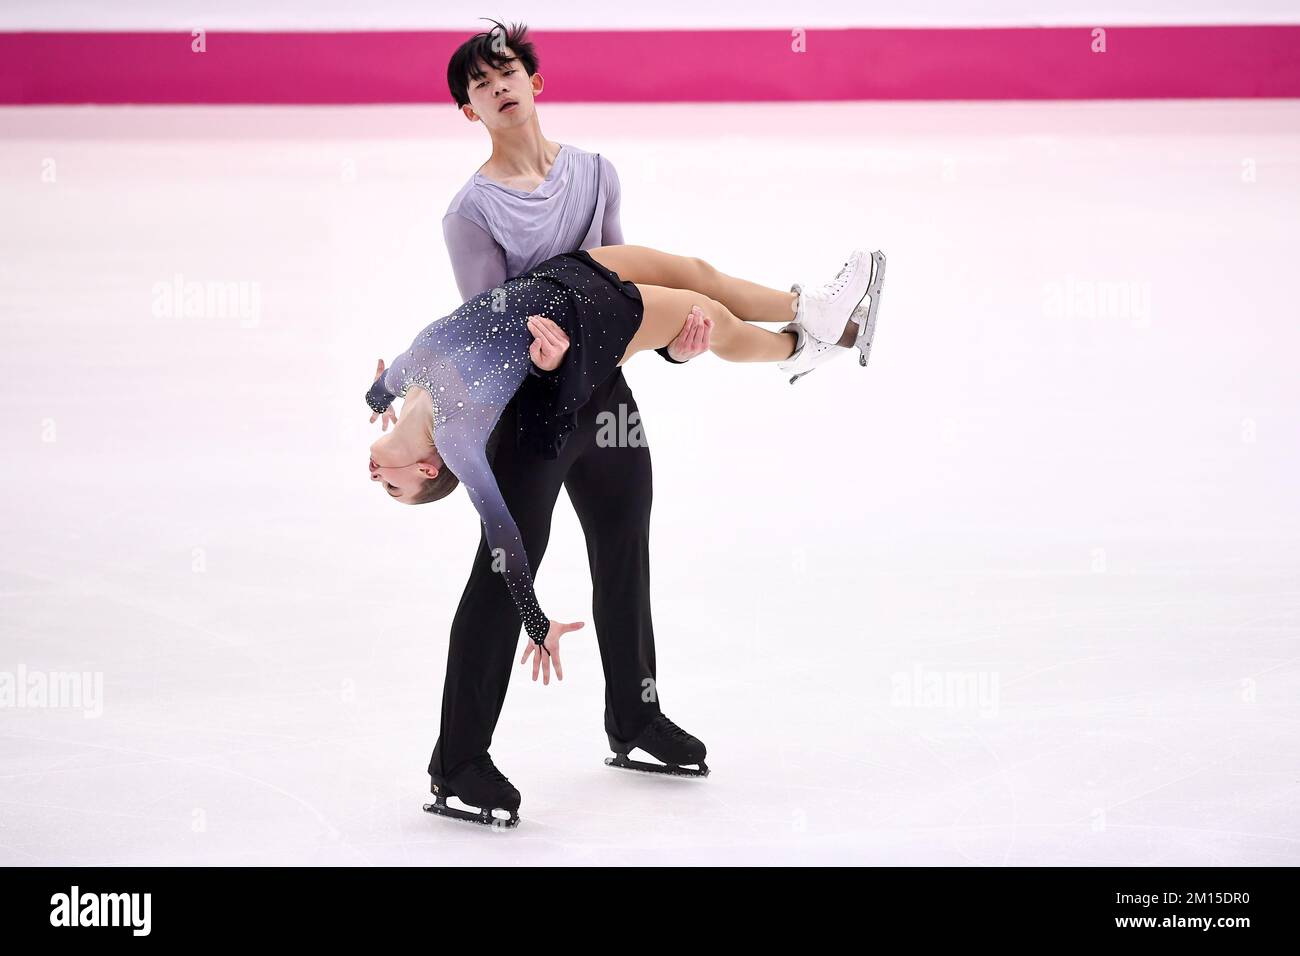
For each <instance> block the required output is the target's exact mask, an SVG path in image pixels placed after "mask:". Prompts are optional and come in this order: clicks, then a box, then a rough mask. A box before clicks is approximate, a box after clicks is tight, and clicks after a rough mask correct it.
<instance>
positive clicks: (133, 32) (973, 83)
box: [0, 0, 1300, 105]
mask: <svg viewBox="0 0 1300 956" xmlns="http://www.w3.org/2000/svg"><path fill="white" fill-rule="evenodd" d="M469 7H470V5H468V4H462V3H455V4H432V3H429V2H427V0H426V2H418V3H417V2H414V0H390V2H384V3H371V4H368V5H367V4H358V3H356V2H355V0H348V2H343V0H326V2H307V0H292V2H285V3H277V4H273V5H271V4H266V3H259V2H253V0H234V2H225V3H215V2H211V0H209V2H207V3H199V2H194V0H175V2H161V0H145V2H137V3H130V4H111V5H110V4H104V3H95V2H89V0H81V2H74V0H65V2H57V0H50V2H33V0H8V2H6V3H5V4H3V6H0V105H25V104H61V103H69V104H71V103H103V104H121V103H306V104H325V103H420V102H435V103H437V102H445V101H446V99H447V93H446V88H445V83H444V80H443V70H444V66H445V63H446V61H447V57H448V55H449V54H450V53H451V51H452V50H453V49H454V48H455V47H456V45H457V44H458V43H460V42H461V41H462V40H463V39H464V38H465V37H466V36H468V35H469V34H470V33H472V32H475V31H477V30H480V29H483V28H484V27H485V25H486V21H483V20H480V19H478V17H479V16H490V17H493V18H495V19H497V20H501V21H503V22H507V23H508V22H511V21H515V20H519V21H523V22H526V23H527V24H528V25H529V27H530V28H531V30H532V32H533V35H534V36H535V38H536V39H537V40H538V41H539V48H540V51H541V53H542V71H543V72H544V74H545V75H546V78H547V84H548V86H547V90H548V94H549V98H550V100H551V101H585V102H692V101H693V102H710V101H711V102H728V101H751V100H933V99H942V100H997V99H1035V100H1037V99H1113V98H1123V99H1135V98H1138V99H1146V98H1198V97H1227V98H1237V97H1296V96H1300V2H1297V0H1292V2H1289V3H1287V2H1277V0H1271V2H1269V0H1264V2H1261V0H1249V2H1246V3H1244V4H1240V5H1232V6H1229V5H1228V4H1227V3H1225V2H1222V0H1218V2H1195V0H1193V2H1175V0H1143V2H1141V3H1138V4H1120V3H1110V4H1102V3H1092V4H1081V3H1067V2H1062V0H1051V2H1046V3H1038V2H1033V3H1031V2H1011V0H991V2H986V3H982V4H980V5H979V6H978V8H976V7H975V6H974V5H970V4H963V3H956V2H952V0H946V2H943V0H931V2H926V3H912V4H903V5H899V4H885V3H879V2H846V0H830V2H818V3H795V2H781V3H776V2H753V0H749V2H739V0H710V2H709V3H707V4H706V3H700V2H698V0H653V2H647V3H641V4H634V3H627V4H602V3H596V2H592V0H586V2H581V3H575V2H567V3H558V2H554V0H532V2H528V3H498V4H487V5H482V6H479V7H478V8H477V9H470V8H469ZM200 34H201V37H202V42H201V43H198V42H196V40H195V37H196V35H200ZM197 47H201V50H199V49H196V48H197Z"/></svg>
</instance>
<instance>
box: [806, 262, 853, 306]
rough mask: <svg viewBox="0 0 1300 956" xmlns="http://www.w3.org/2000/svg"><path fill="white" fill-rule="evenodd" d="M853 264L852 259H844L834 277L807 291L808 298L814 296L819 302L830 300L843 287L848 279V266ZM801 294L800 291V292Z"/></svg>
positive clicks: (849, 270)
mask: <svg viewBox="0 0 1300 956" xmlns="http://www.w3.org/2000/svg"><path fill="white" fill-rule="evenodd" d="M852 264H853V260H852V259H846V260H845V262H844V265H842V266H841V267H840V271H839V272H837V273H835V278H834V279H832V280H831V281H830V282H828V283H826V284H825V285H824V286H822V287H821V288H820V289H814V290H813V291H812V292H811V293H809V298H815V299H817V300H818V301H820V302H830V301H832V300H833V299H834V298H835V297H836V296H838V295H839V294H840V292H841V291H842V290H843V289H844V285H845V283H847V282H848V281H849V274H850V272H851V269H850V267H851V266H852ZM800 294H801V295H802V294H803V293H802V292H801V293H800Z"/></svg>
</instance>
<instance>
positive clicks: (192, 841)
mask: <svg viewBox="0 0 1300 956" xmlns="http://www.w3.org/2000/svg"><path fill="white" fill-rule="evenodd" d="M542 119H543V123H544V129H545V132H546V133H547V135H548V136H549V137H550V138H551V139H553V140H556V141H559V142H567V143H573V144H576V145H579V146H582V147H584V148H586V149H590V150H594V151H599V152H602V153H605V154H607V155H608V156H609V157H610V158H611V159H612V160H613V161H614V163H615V165H616V167H617V168H618V171H619V174H620V176H621V179H622V186H623V193H624V205H623V226H624V229H625V232H626V237H627V240H628V241H629V242H633V243H638V244H643V245H650V246H655V247H659V248H663V249H667V250H669V251H673V252H680V253H684V254H690V255H698V256H702V257H704V258H706V259H709V260H710V261H712V262H713V263H714V264H716V265H717V266H719V267H720V268H722V269H723V270H725V271H728V272H731V273H733V274H737V275H741V276H744V277H746V278H751V279H754V280H757V281H762V282H765V283H767V284H769V285H772V286H775V287H777V288H782V289H784V288H788V286H789V285H790V283H791V282H796V281H798V282H803V283H810V282H821V281H823V280H825V279H827V278H829V277H830V276H831V275H832V274H833V273H834V272H835V271H836V270H837V269H838V268H839V266H840V264H841V262H842V261H843V260H844V258H845V257H846V255H847V253H848V251H849V250H850V249H852V248H854V247H862V248H866V249H874V248H881V249H883V250H885V252H886V253H887V255H888V256H889V265H888V278H887V280H886V285H885V294H884V297H883V305H882V308H881V313H880V324H879V332H878V336H877V340H876V346H875V354H874V356H873V358H872V362H871V365H870V366H869V367H868V368H867V369H866V370H863V369H862V368H860V367H859V366H858V365H857V363H856V361H855V359H853V358H851V357H849V358H845V359H843V360H841V361H838V362H836V363H835V364H833V365H829V366H826V367H825V368H823V369H820V370H818V371H817V372H816V373H815V374H813V375H810V376H808V377H807V378H805V379H803V380H802V381H800V382H799V383H798V384H797V385H795V386H790V385H788V384H787V382H786V380H785V377H784V376H782V375H781V374H780V373H779V372H778V371H776V370H775V369H774V368H772V367H763V366H757V365H753V366H748V365H745V366H742V365H728V364H726V363H723V362H721V361H719V360H717V359H715V358H714V357H713V356H705V357H703V358H701V359H700V360H698V362H697V363H695V364H692V365H689V366H686V367H684V368H677V367H674V366H669V365H667V364H666V363H664V362H663V361H662V360H660V359H659V358H658V357H656V356H653V355H647V356H641V357H638V358H637V359H636V360H634V361H633V363H632V364H631V365H630V366H629V367H628V369H627V371H626V374H627V376H628V379H629V381H630V382H631V384H632V386H633V388H634V389H635V393H636V396H637V399H638V401H639V403H640V406H641V410H642V413H643V415H644V418H645V430H646V434H647V436H648V438H649V441H650V447H651V448H652V450H653V455H654V465H655V486H654V502H655V504H654V518H653V533H652V554H653V559H654V565H653V577H652V581H653V596H654V626H655V633H656V639H657V640H656V646H657V652H658V677H659V690H660V696H661V702H662V706H663V709H664V711H665V713H667V714H668V715H669V716H670V717H672V718H673V719H674V720H676V721H677V722H678V723H679V724H681V725H682V726H683V727H685V728H686V729H687V730H689V731H691V732H693V733H695V734H697V735H698V736H700V737H701V738H702V739H703V740H704V741H705V742H706V743H707V745H708V748H709V757H708V763H709V764H710V766H711V768H712V770H713V773H712V775H711V776H710V777H709V778H708V779H707V780H704V781H698V780H672V779H657V778H648V777H644V776H640V775H634V774H630V773H620V772H618V771H615V770H612V769H609V768H606V767H604V766H603V764H602V760H603V758H604V757H605V756H606V755H607V753H608V751H607V748H606V742H605V737H604V733H603V727H602V708H603V692H604V689H603V682H602V676H601V668H600V661H599V658H598V655H597V653H596V648H595V641H594V639H593V629H594V626H593V623H592V621H591V614H590V603H589V601H590V582H589V576H588V570H587V566H586V555H585V551H584V549H583V544H582V539H581V535H580V533H579V529H578V525H577V522H576V519H575V518H574V515H573V513H572V510H571V508H570V506H569V503H568V501H567V499H566V498H564V497H563V496H562V497H561V501H560V505H559V508H558V509H557V512H556V517H555V522H554V529H553V533H552V537H551V543H550V548H549V551H548V553H547V557H546V560H545V563H544V564H543V566H542V569H541V573H540V575H539V579H538V591H539V595H540V597H541V599H542V603H543V606H544V608H546V610H547V611H548V612H549V613H550V614H551V616H553V617H557V618H559V619H561V620H574V619H579V620H585V621H587V629H586V631H585V633H584V634H581V635H574V636H570V637H569V638H566V641H567V645H566V647H565V660H566V679H565V680H564V681H563V682H562V683H559V684H557V683H555V682H552V684H551V685H550V686H548V687H544V686H542V685H541V684H540V683H538V684H533V683H532V682H530V681H529V680H528V679H527V678H526V675H525V674H523V673H520V672H518V669H517V672H516V673H515V675H514V677H513V679H512V687H511V690H510V694H509V696H508V698H507V700H506V705H505V710H504V713H503V715H502V719H501V722H500V725H499V726H498V728H497V733H496V737H495V740H494V743H493V748H492V754H493V757H494V758H495V760H496V762H497V764H498V766H500V767H501V769H502V770H503V771H504V772H505V773H506V774H507V775H508V776H509V777H510V778H511V780H512V781H513V782H514V783H515V784H516V785H517V786H518V787H519V788H520V790H521V791H522V793H523V806H522V811H521V815H522V817H523V823H522V825H521V826H520V827H519V828H518V829H517V830H515V831H513V832H508V833H493V832H490V831H486V830H482V829H479V828H475V827H471V826H469V825H466V824H458V823H455V822H452V821H447V820H441V819H436V818H434V817H431V816H430V815H428V814H425V813H423V812H422V811H421V809H420V808H421V804H422V803H423V802H424V801H425V800H426V799H427V798H428V793H427V782H428V778H427V776H426V774H425V766H426V763H427V761H428V757H429V750H430V749H431V747H432V745H433V742H434V739H435V737H436V736H437V733H438V716H439V707H440V700H441V694H442V676H443V669H444V664H445V657H446V649H447V633H448V627H449V624H450V621H451V618H452V615H453V613H454V611H455V608H456V602H457V600H458V599H459V596H460V593H461V589H462V587H463V585H464V581H465V577H466V574H467V572H468V570H469V565H470V559H471V557H472V555H473V552H474V547H475V545H476V543H477V517H476V515H475V513H474V512H473V509H472V508H471V506H470V504H469V502H468V500H467V499H466V498H465V497H464V496H463V495H457V497H456V498H455V499H454V500H453V501H452V502H451V503H447V504H444V505H440V506H436V507H430V508H420V509H407V508H403V507H400V506H396V505H394V504H392V503H391V502H389V501H385V500H382V497H381V495H379V494H377V493H376V489H375V488H374V487H373V485H372V484H371V483H370V482H369V481H368V480H367V475H366V472H365V470H364V460H365V458H366V454H365V452H366V446H367V444H368V443H369V441H370V440H372V437H373V436H374V435H375V434H377V431H376V429H377V427H378V426H371V425H369V424H368V422H367V418H368V410H367V409H366V407H365V405H364V402H363V400H362V394H363V392H364V391H365V389H366V387H367V385H368V384H369V381H370V378H371V375H372V373H373V369H374V365H375V360H376V359H377V358H379V357H381V356H383V357H384V358H385V359H389V358H391V357H392V356H393V355H395V354H396V353H397V352H398V351H400V350H401V349H404V348H405V347H406V345H407V344H409V342H410V339H411V336H412V335H413V334H414V332H415V331H416V330H417V329H418V328H420V327H421V326H423V325H424V324H425V323H426V322H428V321H429V320H430V319H431V318H433V317H436V316H437V315H440V314H444V313H445V312H447V311H450V310H451V309H452V308H453V307H454V306H455V305H456V304H457V303H458V301H459V297H458V296H457V295H456V293H455V287H454V284H453V283H452V281H451V275H450V267H449V264H448V260H447V256H446V252H445V249H444V248H443V245H442V236H441V230H440V219H441V215H442V213H443V211H444V209H445V206H446V203H447V201H448V200H449V199H450V197H451V195H452V194H453V193H454V192H455V191H456V189H457V188H459V186H460V185H461V184H462V183H463V182H464V180H465V179H466V178H467V177H468V176H469V175H470V174H471V173H472V172H473V171H474V170H475V169H476V168H477V167H478V166H479V165H480V164H481V163H482V162H483V160H484V159H485V158H486V156H487V144H486V138H485V136H484V134H483V132H482V130H480V129H479V128H477V127H475V126H472V125H470V124H468V123H466V122H465V121H464V120H463V118H461V117H460V116H459V114H457V113H456V112H455V111H454V109H453V108H452V107H450V106H440V107H437V108H433V107H429V108H381V109H369V108H357V109H346V108H339V109H297V108H292V109H290V108H283V109H278V108H258V109H254V108H195V109H183V108H148V109H146V108H50V109H46V108H41V109H27V110H14V109H9V110H2V111H0V394H2V395H3V404H4V410H5V414H4V417H3V422H2V424H0V428H3V431H2V432H0V439H2V440H3V447H4V460H5V467H4V469H3V470H2V472H0V482H2V483H3V484H2V485H0V489H2V491H3V496H2V499H0V500H2V501H3V504H0V514H2V516H3V541H4V547H3V552H2V557H0V589H2V590H3V602H2V603H0V690H2V689H3V688H4V686H5V683H4V682H5V681H6V680H7V686H8V688H9V691H10V696H9V697H8V698H6V703H5V705H4V706H3V707H0V862H2V863H5V864H9V865H31V864H47V865H48V864H183V865H187V864H253V863H266V864H296V863H301V864H323V865H334V864H381V863H383V864H409V865H417V866H423V865H435V864H436V865H443V864H505V863H510V864H524V863H560V864H568V863H581V864H594V863H600V864H612V865H637V864H681V863H706V864H716V863H750V864H769V863H796V864H808V863H859V864H922V865H926V864H958V865H979V866H985V865H993V866H997V865H1020V864H1048V865H1055V864H1085V865H1091V864H1136V865H1154V864H1171V865H1201V864H1205V865H1224V864H1291V865H1294V864H1296V863H1300V789H1298V786H1300V763H1298V761H1300V754H1298V753H1297V749H1298V748H1297V743H1298V742H1300V708H1298V707H1297V702H1298V701H1300V508H1298V507H1297V494H1296V489H1297V484H1298V483H1300V482H1298V480H1297V479H1300V442H1298V440H1297V439H1298V438H1300V373H1298V372H1297V355H1300V309H1297V305H1296V302H1297V297H1296V290H1295V284H1296V279H1297V269H1296V257H1297V253H1298V252H1300V243H1298V242H1297V239H1298V238H1300V236H1298V235H1297V233H1298V231H1300V230H1298V229H1297V224H1298V223H1300V104H1297V102H1296V101H1257V102H1222V101H1220V102H1164V103H1155V102H1140V103H1033V104H1030V103H1005V104H991V103H985V104H979V103H930V104H906V103H891V104H870V103H856V104H848V103H846V104H828V103H821V104H813V103H808V104H783V105H700V106H689V105H688V106H683V105H656V106H627V105H618V106H613V105H600V106H594V105H582V106H578V105H552V106H549V107H546V108H545V110H544V113H543V116H542ZM178 277H179V281H181V282H200V283H224V282H229V283H235V284H236V286H235V288H236V289H239V290H243V291H244V292H245V293H246V294H247V295H248V296H249V298H248V299H246V300H245V303H244V304H245V305H246V306H247V308H246V309H245V310H244V311H243V312H239V311H238V310H235V311H232V312H230V313H227V314H221V313H220V312H219V310H214V311H210V312H208V313H207V314H202V315H186V314H184V312H183V311H181V312H180V313H176V312H172V313H169V312H168V311H167V309H166V307H165V303H163V304H162V305H160V301H161V300H160V293H159V289H160V288H161V287H162V286H167V285H169V284H172V283H174V282H175V281H178ZM521 648H522V645H521ZM74 672H75V673H78V674H84V675H87V680H86V682H85V684H84V689H87V690H90V691H94V689H95V687H96V684H97V682H98V683H99V684H100V685H101V686H102V694H101V695H96V694H94V693H91V694H90V696H89V698H85V697H83V698H77V697H76V696H75V695H74V696H71V697H66V698H63V699H60V700H59V701H50V700H46V701H45V702H44V705H42V702H41V701H40V700H39V699H38V700H32V699H30V697H29V696H25V695H17V696H15V694H16V689H17V686H18V685H19V684H20V683H21V684H22V685H23V686H24V687H27V686H28V684H30V682H31V681H32V680H33V679H35V680H39V679H42V678H46V679H49V678H55V677H57V675H58V674H62V673H74ZM20 677H22V678H23V681H20V680H19V678H20ZM68 689H69V690H76V687H75V686H74V685H69V687H68ZM968 691H969V692H968ZM55 704H57V706H55Z"/></svg>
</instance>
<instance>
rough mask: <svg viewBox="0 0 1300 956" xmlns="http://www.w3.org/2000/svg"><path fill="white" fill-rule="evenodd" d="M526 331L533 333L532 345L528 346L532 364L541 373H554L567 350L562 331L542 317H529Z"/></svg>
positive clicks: (565, 339)
mask: <svg viewBox="0 0 1300 956" xmlns="http://www.w3.org/2000/svg"><path fill="white" fill-rule="evenodd" d="M528 331H529V332H532V333H533V344H532V345H530V346H528V354H529V355H531V356H532V357H533V364H534V365H536V366H537V367H538V368H540V369H541V370H542V371H543V372H554V371H555V370H556V369H557V368H559V367H560V363H561V362H563V361H564V353H565V352H567V351H568V350H569V337H568V336H567V335H565V334H564V329H562V328H560V327H559V326H558V325H556V324H555V323H554V322H552V321H551V320H550V319H548V318H546V317H545V316H543V315H530V316H529V317H528Z"/></svg>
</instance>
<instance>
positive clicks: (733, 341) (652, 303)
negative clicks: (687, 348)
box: [592, 247, 797, 365]
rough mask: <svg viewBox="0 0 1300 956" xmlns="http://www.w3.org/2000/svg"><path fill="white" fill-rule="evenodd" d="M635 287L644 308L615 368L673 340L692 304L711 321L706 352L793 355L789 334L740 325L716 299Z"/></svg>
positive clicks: (738, 357) (761, 358) (769, 358)
mask: <svg viewBox="0 0 1300 956" xmlns="http://www.w3.org/2000/svg"><path fill="white" fill-rule="evenodd" d="M609 248H612V247H609ZM592 258H595V257H594V256H593V257H592ZM601 265H605V263H603V262H602V263H601ZM611 268H612V267H611ZM619 275H620V276H621V275H622V273H619ZM636 287H637V290H638V291H639V292H640V293H641V303H642V305H643V307H644V308H643V310H642V315H641V325H640V327H639V328H638V329H637V331H636V334H635V335H634V336H632V341H631V342H629V343H628V346H627V350H626V351H625V352H624V353H623V358H622V359H620V360H619V363H618V364H619V365H622V364H623V363H624V362H626V361H627V360H628V359H630V358H631V357H632V356H633V355H635V354H636V353H637V352H644V351H646V350H647V349H657V348H660V347H661V346H664V345H667V344H668V343H669V342H671V341H672V340H673V339H675V338H677V333H679V332H681V330H682V326H683V325H685V324H686V316H687V313H689V312H690V311H691V306H693V305H698V306H699V307H700V308H701V309H703V310H704V314H705V315H706V316H708V317H709V318H711V319H712V320H713V330H712V332H711V333H710V334H709V351H710V352H712V353H713V354H714V355H716V356H718V358H721V359H726V360H727V361H728V362H783V361H785V360H786V359H788V358H789V357H790V355H791V354H792V353H793V352H794V347H795V344H796V341H797V340H796V338H795V334H794V333H793V332H769V331H768V330H767V329H764V328H760V327H759V326H757V325H751V324H750V323H748V322H744V321H742V320H741V319H740V318H739V317H737V316H736V314H735V313H734V312H732V311H731V310H730V309H729V308H727V307H726V306H725V305H723V304H722V303H721V302H720V301H718V300H717V299H713V298H710V297H709V296H707V295H702V294H701V293H699V292H696V291H695V290H694V289H666V288H664V287H663V286H658V285H644V284H642V283H640V282H638V283H636Z"/></svg>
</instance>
